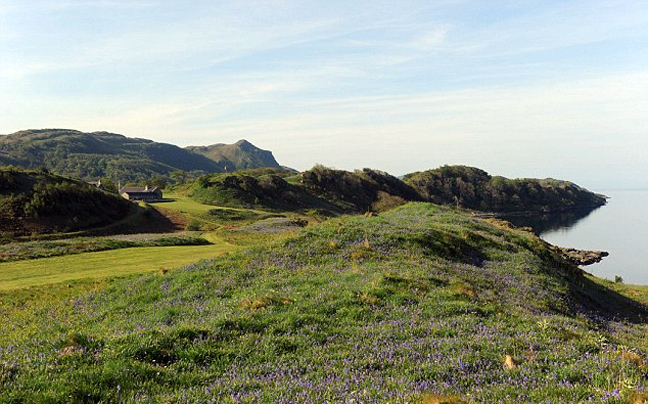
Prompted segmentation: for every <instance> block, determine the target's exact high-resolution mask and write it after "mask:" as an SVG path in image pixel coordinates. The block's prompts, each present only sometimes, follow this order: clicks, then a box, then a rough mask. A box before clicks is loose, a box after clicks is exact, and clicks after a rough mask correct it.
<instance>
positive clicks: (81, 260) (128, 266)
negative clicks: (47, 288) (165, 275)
mask: <svg viewBox="0 0 648 404" xmlns="http://www.w3.org/2000/svg"><path fill="white" fill-rule="evenodd" d="M236 248H237V247H236V246H233V245H231V244H225V243H221V244H210V245H201V246H166V247H139V248H124V249H119V250H111V251H100V252H92V253H84V254H76V255H68V256H62V257H52V258H42V259H35V260H26V261H17V262H5V263H0V291H7V290H13V289H20V288H28V287H34V286H41V285H47V284H55V283H62V282H70V281H76V280H79V279H99V278H111V277H120V276H125V275H132V274H138V273H146V272H152V271H159V270H169V269H172V268H177V267H181V266H184V265H187V264H190V263H192V262H196V261H200V260H204V259H209V258H216V257H219V256H221V255H223V254H225V253H227V252H230V251H233V250H234V249H236Z"/></svg>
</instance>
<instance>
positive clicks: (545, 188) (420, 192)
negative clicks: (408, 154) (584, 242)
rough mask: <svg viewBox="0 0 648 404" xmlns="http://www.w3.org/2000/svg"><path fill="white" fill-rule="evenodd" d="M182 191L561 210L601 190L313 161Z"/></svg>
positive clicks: (359, 204)
mask: <svg viewBox="0 0 648 404" xmlns="http://www.w3.org/2000/svg"><path fill="white" fill-rule="evenodd" d="M189 194H190V195H191V196H192V197H193V198H194V199H195V200H197V201H199V202H202V203H209V204H216V205H224V206H232V207H235V206H244V207H254V208H257V209H275V210H293V211H295V210H297V211H307V210H311V211H320V212H324V213H328V214H339V213H365V212H381V211H386V210H389V209H392V208H394V207H396V206H398V205H401V204H403V203H405V202H412V201H430V202H434V203H437V204H442V205H450V206H455V207H460V208H463V209H470V210H477V211H485V212H498V213H511V212H532V213H533V212H535V213H540V212H557V211H569V210H572V209H576V208H580V209H587V208H595V207H598V206H601V205H604V204H605V203H606V199H605V197H604V196H602V195H598V194H595V193H592V192H590V191H587V190H585V189H583V188H580V187H578V186H577V185H575V184H573V183H571V182H568V181H559V180H551V179H546V180H535V179H517V180H509V179H506V178H504V177H491V176H490V175H489V174H487V173H486V172H484V171H482V170H480V169H477V168H473V167H464V166H444V167H441V168H439V169H436V170H430V171H425V172H419V173H413V174H409V175H406V176H405V178H404V180H403V181H401V180H400V179H398V178H396V177H393V176H391V175H389V174H387V173H385V172H382V171H379V170H372V169H368V168H365V169H363V170H356V171H354V172H350V171H344V170H335V169H331V168H326V167H323V166H316V167H313V168H312V169H310V170H308V171H305V172H303V173H300V174H297V175H295V174H294V173H292V172H289V171H283V170H280V169H274V170H267V169H265V170H248V171H242V172H237V173H233V174H214V175H209V176H203V177H200V178H198V180H197V181H196V182H195V183H194V186H193V188H192V189H191V190H190V191H189Z"/></svg>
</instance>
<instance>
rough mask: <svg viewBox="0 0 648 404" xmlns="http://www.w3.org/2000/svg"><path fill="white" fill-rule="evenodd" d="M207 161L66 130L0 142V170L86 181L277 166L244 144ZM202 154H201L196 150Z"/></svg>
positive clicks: (158, 146) (186, 152)
mask: <svg viewBox="0 0 648 404" xmlns="http://www.w3.org/2000/svg"><path fill="white" fill-rule="evenodd" d="M205 149H206V150H209V151H211V152H210V153H206V154H209V155H211V156H213V157H214V158H215V159H216V160H213V159H211V158H209V157H208V156H206V155H204V154H201V153H197V152H194V151H192V150H190V149H183V148H180V147H178V146H174V145H171V144H166V143H158V142H154V141H152V140H147V139H139V138H129V137H126V136H123V135H118V134H114V133H107V132H93V133H83V132H79V131H75V130H67V129H43V130H26V131H21V132H16V133H13V134H11V135H6V136H0V165H2V164H4V165H13V166H17V167H21V168H26V169H36V168H39V167H45V168H46V169H47V170H49V171H52V172H56V173H58V174H61V175H65V176H69V177H74V178H79V179H82V180H86V181H91V180H95V181H96V180H97V179H99V178H109V179H111V180H113V181H114V182H118V181H121V182H123V183H125V182H143V181H148V180H150V179H151V178H154V177H163V178H168V177H169V176H170V175H171V173H173V172H176V171H185V172H194V173H197V174H198V175H199V174H204V173H213V172H225V171H235V170H237V169H239V168H249V167H262V166H264V165H265V164H266V163H267V164H272V166H278V164H277V162H276V161H274V158H272V153H271V152H268V151H265V150H260V149H258V148H256V147H255V146H254V145H252V144H250V143H249V142H246V141H240V142H237V143H236V144H234V145H222V144H219V145H214V146H209V147H207V148H205ZM200 150H202V149H200Z"/></svg>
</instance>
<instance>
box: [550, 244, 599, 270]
mask: <svg viewBox="0 0 648 404" xmlns="http://www.w3.org/2000/svg"><path fill="white" fill-rule="evenodd" d="M558 250H559V252H560V254H561V255H562V256H563V257H564V258H565V259H566V260H567V261H569V262H571V263H574V264H576V265H581V266H585V265H592V264H596V263H597V262H601V260H603V258H605V257H607V256H608V255H610V254H609V253H608V252H607V251H591V250H577V249H575V248H566V247H558Z"/></svg>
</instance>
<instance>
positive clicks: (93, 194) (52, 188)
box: [0, 167, 132, 234]
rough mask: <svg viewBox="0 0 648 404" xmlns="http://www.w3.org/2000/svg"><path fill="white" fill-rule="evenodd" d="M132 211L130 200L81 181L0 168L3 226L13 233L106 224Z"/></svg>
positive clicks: (42, 171)
mask: <svg viewBox="0 0 648 404" xmlns="http://www.w3.org/2000/svg"><path fill="white" fill-rule="evenodd" d="M131 209H132V204H131V203H130V202H128V201H127V200H125V199H123V198H121V197H119V196H118V195H114V194H111V193H108V192H104V191H102V190H100V189H97V188H96V187H94V186H91V185H88V184H86V183H84V182H81V181H75V180H72V179H68V178H64V177H60V176H57V175H52V174H49V173H48V172H47V171H45V170H38V171H26V170H20V169H17V168H13V167H3V168H0V225H2V228H3V230H5V229H8V230H9V231H11V232H13V233H14V234H20V233H25V232H28V231H29V230H30V229H36V230H38V231H42V232H50V231H69V230H76V229H81V228H85V227H90V226H96V225H100V224H107V223H110V222H112V221H115V220H119V219H121V218H123V217H125V216H126V215H128V213H129V212H130V211H131Z"/></svg>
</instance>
